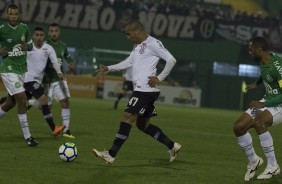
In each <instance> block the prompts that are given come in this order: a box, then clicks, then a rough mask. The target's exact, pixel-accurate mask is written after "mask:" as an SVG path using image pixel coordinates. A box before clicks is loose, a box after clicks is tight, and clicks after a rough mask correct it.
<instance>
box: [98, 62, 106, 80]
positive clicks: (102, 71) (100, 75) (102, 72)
mask: <svg viewBox="0 0 282 184" xmlns="http://www.w3.org/2000/svg"><path fill="white" fill-rule="evenodd" d="M108 71H109V69H108V67H107V66H104V65H100V69H99V70H98V73H97V77H98V78H103V77H104V75H106V73H107V72H108Z"/></svg>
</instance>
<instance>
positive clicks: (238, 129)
mask: <svg viewBox="0 0 282 184" xmlns="http://www.w3.org/2000/svg"><path fill="white" fill-rule="evenodd" d="M233 131H234V133H235V135H236V136H241V135H243V134H244V133H245V131H246V127H245V126H244V124H243V123H242V122H240V121H236V122H235V123H234V126H233Z"/></svg>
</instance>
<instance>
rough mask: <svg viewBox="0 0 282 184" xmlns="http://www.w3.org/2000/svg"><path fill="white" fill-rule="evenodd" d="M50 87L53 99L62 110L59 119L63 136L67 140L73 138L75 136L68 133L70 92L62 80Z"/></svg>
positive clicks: (65, 82)
mask: <svg viewBox="0 0 282 184" xmlns="http://www.w3.org/2000/svg"><path fill="white" fill-rule="evenodd" d="M51 86H52V88H53V89H52V91H53V96H54V98H56V99H57V100H59V102H60V105H61V109H62V110H61V117H62V121H63V125H64V126H65V128H64V130H63V136H64V137H67V138H75V136H73V135H72V134H71V131H70V116H71V113H70V101H69V98H70V91H69V87H68V84H67V81H65V80H62V81H59V82H56V83H52V84H51Z"/></svg>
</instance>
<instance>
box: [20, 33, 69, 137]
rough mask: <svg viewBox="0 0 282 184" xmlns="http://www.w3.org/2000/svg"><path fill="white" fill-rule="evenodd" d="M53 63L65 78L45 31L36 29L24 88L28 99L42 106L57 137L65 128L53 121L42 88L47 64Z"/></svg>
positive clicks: (28, 58)
mask: <svg viewBox="0 0 282 184" xmlns="http://www.w3.org/2000/svg"><path fill="white" fill-rule="evenodd" d="M48 58H50V60H51V61H52V63H53V67H54V68H55V69H56V72H57V74H58V76H59V77H60V78H63V74H62V71H61V69H60V67H61V66H60V64H59V63H58V61H57V56H56V52H55V50H54V49H53V47H52V46H51V45H49V44H47V43H44V30H43V28H41V27H36V28H35V29H34V33H33V49H32V50H31V51H29V52H27V72H26V73H25V78H24V87H25V89H26V95H27V97H28V98H31V97H32V96H33V97H35V98H36V99H37V100H38V101H39V103H40V105H41V110H42V113H43V116H44V118H45V120H46V122H47V123H48V125H49V127H50V128H51V130H52V134H53V135H54V136H57V135H58V134H59V133H61V132H62V131H63V129H64V127H65V126H63V125H58V126H56V125H55V123H54V121H53V116H52V113H51V112H50V108H49V106H48V99H47V97H46V95H45V93H44V88H43V86H42V80H43V76H44V69H45V67H46V64H47V60H48Z"/></svg>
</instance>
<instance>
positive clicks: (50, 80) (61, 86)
mask: <svg viewBox="0 0 282 184" xmlns="http://www.w3.org/2000/svg"><path fill="white" fill-rule="evenodd" d="M48 35H49V38H48V39H47V43H48V44H49V45H51V46H52V47H53V48H54V49H55V52H56V55H57V58H58V62H59V63H60V64H61V70H62V71H63V68H62V62H63V59H65V60H66V61H67V62H68V63H69V67H70V68H73V67H74V61H73V59H72V57H71V56H70V54H69V53H68V51H67V45H66V44H65V43H64V42H62V41H61V40H60V35H61V29H60V26H59V24H57V23H52V24H51V25H50V26H49V30H48ZM43 83H44V85H46V86H47V89H48V101H49V102H48V103H49V105H52V101H53V98H54V97H55V98H56V99H58V100H59V102H60V104H61V107H62V112H61V115H62V120H63V125H64V126H65V128H64V130H63V136H64V137H68V138H75V137H74V136H73V135H72V134H71V132H70V130H69V126H70V102H69V98H70V92H69V87H68V84H67V81H66V80H60V79H59V77H58V75H57V73H56V71H55V70H54V67H53V65H52V63H51V62H50V61H48V64H47V67H46V69H45V76H44V80H43ZM29 105H34V106H36V107H38V102H36V101H34V100H30V101H29Z"/></svg>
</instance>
